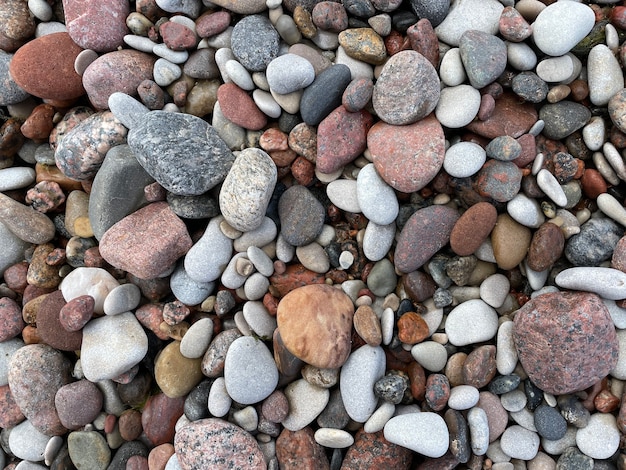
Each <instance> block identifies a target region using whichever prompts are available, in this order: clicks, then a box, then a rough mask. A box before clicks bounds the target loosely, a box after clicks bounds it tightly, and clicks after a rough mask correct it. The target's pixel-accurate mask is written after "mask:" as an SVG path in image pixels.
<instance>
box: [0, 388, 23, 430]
mask: <svg viewBox="0 0 626 470" xmlns="http://www.w3.org/2000/svg"><path fill="white" fill-rule="evenodd" d="M25 419H26V417H25V416H24V415H23V414H22V412H21V411H20V408H19V406H17V403H15V400H14V399H13V395H12V394H11V389H10V388H9V386H8V385H3V386H1V387H0V427H1V428H11V427H13V426H15V425H16V424H18V423H21V422H22V421H24V420H25Z"/></svg>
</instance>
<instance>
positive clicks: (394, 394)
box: [374, 374, 409, 405]
mask: <svg viewBox="0 0 626 470" xmlns="http://www.w3.org/2000/svg"><path fill="white" fill-rule="evenodd" d="M408 386H409V381H408V379H407V378H406V377H403V376H401V375H396V374H387V375H385V376H384V377H382V378H381V379H379V380H378V381H376V383H375V384H374V395H376V396H377V397H378V398H381V399H383V400H385V401H387V402H389V403H393V404H394V405H397V404H399V403H401V402H402V398H403V397H404V391H405V390H406V389H407V387H408Z"/></svg>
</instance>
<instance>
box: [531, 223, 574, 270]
mask: <svg viewBox="0 0 626 470" xmlns="http://www.w3.org/2000/svg"><path fill="white" fill-rule="evenodd" d="M564 248H565V237H564V235H563V231H562V230H561V229H560V228H559V227H557V226H556V225H555V224H553V223H551V222H546V223H544V224H542V225H541V226H540V227H539V228H538V229H537V231H536V232H535V233H534V234H533V238H532V240H531V241H530V248H529V249H528V255H527V258H526V261H527V263H528V267H529V268H530V269H532V270H533V271H545V270H546V269H548V268H550V267H551V266H552V265H553V264H554V263H555V262H556V261H557V260H558V259H559V258H560V257H561V255H562V254H563V249H564Z"/></svg>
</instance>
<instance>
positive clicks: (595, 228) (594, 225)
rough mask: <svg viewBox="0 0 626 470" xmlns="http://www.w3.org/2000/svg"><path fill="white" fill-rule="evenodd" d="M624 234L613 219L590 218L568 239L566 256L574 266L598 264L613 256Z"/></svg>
mask: <svg viewBox="0 0 626 470" xmlns="http://www.w3.org/2000/svg"><path fill="white" fill-rule="evenodd" d="M623 234H624V231H623V229H622V228H620V227H619V226H618V225H617V224H616V223H615V222H613V221H612V220H611V219H608V218H599V219H590V220H588V221H587V222H585V223H584V224H583V225H582V226H581V227H580V232H579V233H577V234H575V235H573V236H571V237H570V238H569V239H568V240H567V243H566V244H565V256H566V258H567V259H568V261H569V262H570V263H572V264H573V265H574V266H598V265H599V264H600V263H601V262H602V261H605V260H607V259H609V258H610V257H611V255H612V254H613V248H614V247H615V246H616V245H617V242H618V241H619V239H620V238H621V237H622V235H623Z"/></svg>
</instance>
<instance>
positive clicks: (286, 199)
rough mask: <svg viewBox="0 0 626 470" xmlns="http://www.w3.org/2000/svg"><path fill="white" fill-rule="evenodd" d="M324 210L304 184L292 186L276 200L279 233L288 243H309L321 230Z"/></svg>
mask: <svg viewBox="0 0 626 470" xmlns="http://www.w3.org/2000/svg"><path fill="white" fill-rule="evenodd" d="M324 216H325V210H324V207H323V206H322V204H321V203H320V202H319V201H318V200H317V199H316V198H315V196H313V194H312V193H311V192H310V191H309V190H308V189H307V188H306V187H304V186H299V185H296V186H292V187H290V188H289V189H287V190H286V191H285V192H284V193H283V194H282V196H281V197H280V199H279V201H278V217H279V218H280V222H281V231H280V233H281V235H282V236H283V237H284V239H285V241H287V242H288V243H289V244H290V245H293V246H304V245H308V244H309V243H311V242H312V241H313V240H315V238H316V237H317V236H318V235H319V233H320V232H321V231H322V227H323V225H324Z"/></svg>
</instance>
